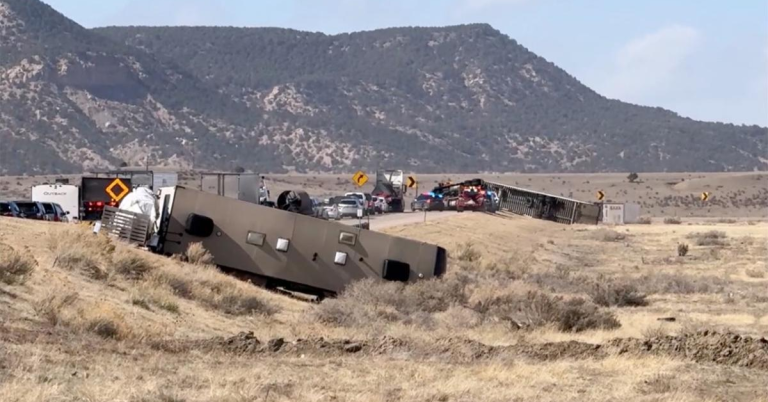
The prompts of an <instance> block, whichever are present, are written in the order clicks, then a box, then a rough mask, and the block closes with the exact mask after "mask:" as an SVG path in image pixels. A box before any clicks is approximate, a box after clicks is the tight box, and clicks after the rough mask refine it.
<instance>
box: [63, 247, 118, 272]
mask: <svg viewBox="0 0 768 402" xmlns="http://www.w3.org/2000/svg"><path fill="white" fill-rule="evenodd" d="M54 266H58V267H62V268H64V269H67V270H70V271H75V270H77V271H81V272H83V273H85V274H86V275H87V276H88V277H89V278H92V279H96V280H105V279H107V278H108V277H109V275H108V273H107V271H105V270H104V269H102V268H101V267H100V266H99V262H98V261H97V260H96V258H94V257H93V256H91V255H88V254H86V253H85V252H84V251H83V250H82V249H78V248H75V249H71V250H66V251H62V252H61V253H60V254H59V255H58V256H57V257H56V259H55V260H54Z"/></svg>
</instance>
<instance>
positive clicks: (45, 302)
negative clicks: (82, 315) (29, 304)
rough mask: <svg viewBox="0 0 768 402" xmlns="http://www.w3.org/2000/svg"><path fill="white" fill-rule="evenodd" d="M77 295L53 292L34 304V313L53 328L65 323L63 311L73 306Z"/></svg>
mask: <svg viewBox="0 0 768 402" xmlns="http://www.w3.org/2000/svg"><path fill="white" fill-rule="evenodd" d="M78 297H79V296H78V294H77V293H74V292H54V293H51V294H49V295H48V296H46V297H44V298H43V299H41V300H38V302H37V303H35V313H37V315H39V316H40V317H41V318H43V319H44V320H45V321H46V322H48V323H49V324H51V325H53V326H58V325H61V324H63V323H64V322H65V309H66V308H67V307H69V306H71V305H73V304H74V303H75V302H76V301H77V299H78Z"/></svg>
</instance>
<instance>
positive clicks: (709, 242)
mask: <svg viewBox="0 0 768 402" xmlns="http://www.w3.org/2000/svg"><path fill="white" fill-rule="evenodd" d="M727 237H728V235H727V234H726V233H725V232H723V231H721V230H710V231H708V232H696V233H691V234H689V235H688V236H687V238H689V239H692V240H695V241H696V245H698V246H725V245H727V244H728V243H727V241H726V240H725V239H726V238H727Z"/></svg>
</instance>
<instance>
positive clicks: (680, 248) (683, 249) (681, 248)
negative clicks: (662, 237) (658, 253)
mask: <svg viewBox="0 0 768 402" xmlns="http://www.w3.org/2000/svg"><path fill="white" fill-rule="evenodd" d="M677 255H678V256H679V257H685V256H686V255H688V245H687V244H685V243H680V244H678V245H677Z"/></svg>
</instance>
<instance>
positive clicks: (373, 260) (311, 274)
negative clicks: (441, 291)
mask: <svg viewBox="0 0 768 402" xmlns="http://www.w3.org/2000/svg"><path fill="white" fill-rule="evenodd" d="M159 201H160V205H161V210H160V217H159V222H158V224H159V232H158V242H157V244H156V245H155V248H156V251H158V252H160V253H163V254H166V255H172V254H181V253H184V251H185V250H186V249H187V247H188V245H189V244H190V243H193V242H202V244H203V246H204V247H205V248H206V249H207V250H208V251H209V252H210V253H211V254H212V255H213V258H214V262H215V263H216V265H218V266H220V267H222V268H224V269H227V270H233V271H239V272H240V273H246V274H249V275H252V276H255V277H258V278H260V279H262V280H263V281H264V282H265V283H266V284H267V285H268V286H269V285H274V286H280V287H284V288H288V289H293V290H298V291H302V292H309V293H314V294H319V295H329V294H335V293H338V292H340V291H341V290H343V289H344V288H345V287H346V286H347V285H348V284H349V283H351V282H352V281H355V280H359V279H364V278H380V279H384V280H389V281H399V282H416V281H419V280H424V279H428V278H433V277H438V276H441V275H443V274H444V273H445V270H446V264H447V256H446V251H445V249H444V248H442V247H439V246H436V245H432V244H427V243H423V242H418V241H414V240H409V239H403V238H399V237H394V236H389V235H386V234H383V233H378V232H372V231H369V230H364V229H358V228H353V227H350V226H346V225H343V224H340V223H336V222H331V221H326V220H322V219H317V218H314V217H311V216H306V215H301V214H296V213H292V212H288V211H283V210H280V209H276V208H269V207H265V206H262V205H258V204H254V203H250V202H245V201H241V200H237V199H233V198H228V197H223V196H219V195H216V194H210V193H206V192H203V191H197V190H192V189H187V188H184V187H180V186H177V187H169V188H163V189H161V190H160V200H159Z"/></svg>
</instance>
